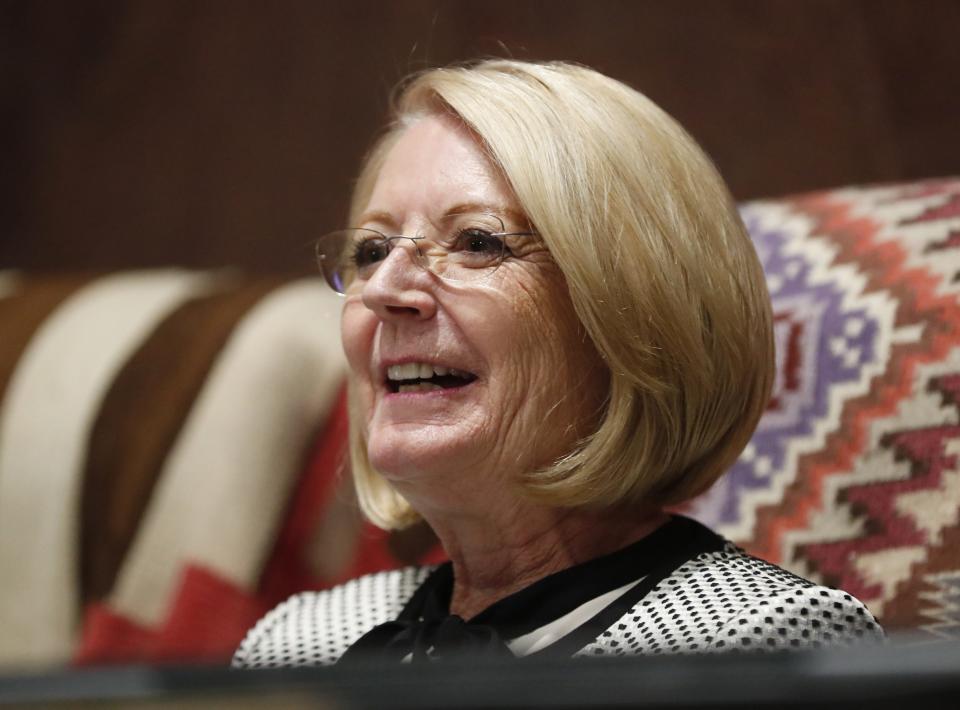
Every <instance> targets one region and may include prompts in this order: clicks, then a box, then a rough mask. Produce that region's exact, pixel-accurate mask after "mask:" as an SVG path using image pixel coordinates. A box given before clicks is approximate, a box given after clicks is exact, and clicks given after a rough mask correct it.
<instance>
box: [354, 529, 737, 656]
mask: <svg viewBox="0 0 960 710" xmlns="http://www.w3.org/2000/svg"><path fill="white" fill-rule="evenodd" d="M724 544H725V542H724V540H723V538H721V537H719V536H718V535H716V534H715V533H713V532H711V531H710V530H709V529H707V528H706V527H704V526H703V525H701V524H700V523H698V522H696V521H694V520H691V519H689V518H685V517H682V516H679V515H675V516H672V517H671V519H670V520H669V521H668V522H667V523H665V524H664V525H662V526H660V527H659V528H658V529H657V530H655V531H654V532H652V533H651V534H649V535H647V536H646V537H644V538H642V539H641V540H638V541H637V542H635V543H633V544H631V545H628V546H627V547H624V548H622V549H620V550H617V551H616V552H613V553H611V554H608V555H604V556H603V557H597V558H595V559H593V560H589V561H588V562H584V563H582V564H579V565H575V566H574V567H569V568H567V569H564V570H561V571H560V572H556V573H554V574H551V575H549V576H547V577H544V578H543V579H541V580H538V581H536V582H534V583H533V584H531V585H529V586H528V587H525V588H523V589H521V590H520V591H518V592H515V593H514V594H511V595H510V596H509V597H506V598H504V599H501V600H500V601H497V602H495V603H494V604H492V605H490V606H489V607H487V608H486V609H484V610H483V611H482V612H480V613H479V614H477V615H476V616H474V617H472V618H470V619H467V620H466V621H465V622H464V620H462V619H460V618H459V617H456V616H454V615H451V614H450V598H451V596H452V594H453V566H452V564H451V563H449V562H447V563H444V564H442V565H440V566H439V567H437V568H436V569H435V570H434V571H433V572H432V573H431V574H430V576H429V577H427V579H426V580H425V581H424V582H423V584H422V585H421V586H420V587H419V589H417V591H416V592H415V593H414V595H413V596H412V597H411V598H410V600H409V601H408V602H407V604H406V605H405V606H404V608H403V610H402V611H401V612H400V615H399V616H398V617H397V620H396V621H393V622H388V623H387V624H382V625H381V626H378V627H376V628H375V629H373V630H372V631H370V632H368V633H367V634H365V635H364V636H363V637H361V639H360V640H359V641H357V643H355V644H354V645H353V646H351V648H350V649H349V650H348V655H360V654H359V653H356V652H360V651H363V652H369V651H377V650H378V647H379V648H386V647H387V646H389V647H390V648H391V649H392V652H391V653H390V654H389V655H390V656H391V657H394V658H397V657H399V658H402V657H404V656H406V655H407V654H408V653H413V652H414V650H415V648H422V649H424V653H426V650H427V649H429V648H431V647H433V646H437V644H436V643H434V642H433V641H435V639H436V637H437V634H438V632H439V633H440V635H441V636H443V637H444V638H455V637H458V635H459V637H462V638H463V639H467V636H470V637H471V638H472V640H471V641H470V642H469V643H468V642H467V641H466V640H464V647H471V648H476V647H477V646H478V643H479V640H482V643H480V646H482V647H483V648H493V647H496V648H497V649H499V650H500V651H502V650H503V649H504V648H505V646H504V642H503V640H504V639H512V638H516V637H518V636H522V635H524V634H527V633H530V632H531V631H534V630H535V629H538V628H540V627H541V626H544V625H545V624H548V623H550V622H551V621H554V620H556V619H559V618H560V617H562V616H564V615H565V614H568V613H569V612H571V611H573V610H574V609H576V608H577V607H579V606H580V605H581V604H584V603H586V602H588V601H590V600H591V599H595V598H596V597H598V596H600V595H601V594H605V593H607V592H609V591H612V590H614V589H618V588H619V587H622V586H624V585H627V584H629V583H630V582H634V581H636V580H639V579H640V578H643V579H642V581H641V582H639V583H638V584H637V585H636V586H635V587H633V588H631V589H630V590H628V591H627V592H626V593H624V594H623V595H622V596H621V597H620V598H618V599H617V600H615V601H614V602H613V603H612V604H610V605H608V606H607V607H606V608H604V609H603V610H602V611H600V612H599V613H597V614H596V615H594V617H592V618H591V619H589V620H588V621H587V622H586V623H584V624H582V625H581V626H579V627H578V628H577V629H575V630H574V631H572V632H571V633H569V634H567V635H566V636H564V637H563V638H562V639H560V640H559V641H557V642H556V643H554V644H552V645H550V646H548V647H547V648H545V649H543V650H542V651H540V652H538V653H537V654H534V655H540V654H544V655H553V654H557V655H563V656H566V657H569V656H571V655H573V654H574V653H576V651H578V650H579V649H581V648H583V647H584V646H586V645H587V644H588V643H590V642H591V641H593V640H595V639H596V638H597V636H599V635H600V633H602V632H603V631H604V630H606V629H607V628H609V627H610V626H611V625H612V624H613V623H615V622H616V620H617V619H619V618H620V617H621V616H623V615H624V614H625V613H626V612H627V611H628V610H629V609H630V608H631V607H632V606H633V605H634V604H636V603H637V602H638V601H639V600H640V599H642V598H643V596H644V595H645V594H646V593H647V592H648V591H649V590H650V589H652V588H653V587H654V586H655V585H656V584H657V583H659V582H660V581H661V580H662V579H664V578H665V577H667V576H669V575H670V573H671V572H673V571H674V570H675V569H676V568H677V567H679V566H680V565H682V564H683V563H684V562H687V561H689V560H691V559H693V558H694V557H696V556H698V555H700V554H702V553H704V552H711V551H715V550H719V549H721V548H722V547H723V546H724ZM441 628H443V631H439V630H440V629H441ZM454 645H455V643H454Z"/></svg>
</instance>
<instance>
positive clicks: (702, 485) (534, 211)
mask: <svg viewBox="0 0 960 710" xmlns="http://www.w3.org/2000/svg"><path fill="white" fill-rule="evenodd" d="M436 114H448V115H451V116H454V117H456V118H458V119H459V120H460V121H462V122H463V123H464V124H465V125H466V126H467V127H468V128H469V129H470V130H471V131H472V132H473V134H474V135H475V136H476V137H477V139H478V141H479V142H480V143H481V144H482V145H483V146H484V148H485V150H486V151H487V153H488V154H489V156H490V158H491V159H492V160H493V162H494V163H495V164H496V165H497V166H498V167H499V168H500V169H501V170H502V172H503V174H504V176H505V177H506V179H507V181H508V182H509V184H510V186H511V187H512V189H513V191H514V194H515V195H516V197H517V200H518V202H519V203H520V205H521V206H522V208H523V210H524V212H525V214H526V215H527V217H528V218H529V220H530V222H531V224H532V225H534V226H535V228H536V230H537V232H539V234H540V235H541V236H542V238H543V241H544V243H545V244H546V245H547V248H548V249H549V251H550V253H551V254H552V256H553V258H554V260H555V261H556V263H557V264H558V266H559V268H560V269H561V271H562V272H563V274H564V276H565V278H566V282H567V286H568V288H569V291H570V296H571V300H572V302H573V306H574V309H575V310H576V314H577V316H578V317H579V319H580V322H581V323H582V325H583V327H584V329H585V330H586V332H587V333H588V334H589V336H590V337H591V338H592V340H593V343H594V345H595V346H596V349H597V351H598V352H599V353H600V355H601V357H602V358H603V359H604V361H605V363H606V365H607V367H608V368H609V370H610V390H609V394H608V399H607V406H606V409H605V412H604V413H603V416H602V421H601V423H600V425H599V427H598V428H597V429H596V431H595V432H594V433H592V434H591V435H589V436H587V437H586V438H585V439H583V440H582V441H580V442H579V443H578V445H577V446H576V447H575V449H574V450H572V451H570V452H569V453H567V454H566V455H565V456H564V457H563V458H561V459H560V460H558V461H556V462H554V463H553V465H551V466H549V467H548V468H546V469H543V470H539V471H534V472H530V473H529V474H527V475H526V476H525V477H524V479H523V480H522V481H521V484H522V488H523V490H524V491H525V492H526V493H527V494H529V495H530V496H532V497H533V498H535V499H537V500H540V501H543V502H546V503H549V504H553V505H557V506H583V505H597V506H610V505H618V504H640V503H653V504H657V505H671V504H676V503H678V502H681V501H684V500H686V499H689V498H691V497H693V496H695V495H697V494H699V493H701V492H703V491H705V490H706V489H707V488H709V487H710V485H712V484H713V482H714V481H715V480H716V479H717V478H718V477H719V476H720V474H721V473H723V472H724V471H725V470H726V469H727V468H728V467H729V466H730V465H732V463H733V462H734V461H735V460H736V457H737V456H738V455H739V453H740V451H741V450H742V449H743V447H744V446H745V445H746V443H747V441H748V440H749V438H750V436H751V435H752V433H753V431H754V429H755V427H756V424H757V421H758V420H759V418H760V415H761V414H762V413H763V411H764V409H765V407H766V404H767V401H768V399H769V396H770V387H771V383H772V379H773V368H774V355H773V335H772V316H771V311H770V299H769V296H768V294H767V290H766V283H765V279H764V275H763V271H762V269H761V266H760V263H759V260H758V259H757V255H756V252H755V251H754V249H753V246H752V244H751V242H750V238H749V236H748V235H747V232H746V229H745V227H744V225H743V222H742V221H741V220H740V218H739V215H738V214H737V211H736V206H735V204H734V202H733V200H732V198H731V196H730V194H729V192H728V191H727V188H726V186H725V184H724V182H723V180H722V178H721V177H720V175H719V174H718V172H717V171H716V169H715V168H714V166H713V164H712V163H711V161H710V159H709V158H708V157H707V156H706V155H705V154H704V153H703V151H702V150H701V149H700V148H699V146H698V145H697V144H696V142H695V141H694V140H693V139H692V138H691V137H690V136H689V135H688V134H687V133H686V132H685V131H684V130H683V128H681V127H680V125H679V124H677V122H676V121H674V120H673V119H672V118H671V117H670V116H668V115H667V114H666V113H665V112H664V111H662V110H661V109H660V108H659V107H657V106H656V105H655V104H654V103H653V102H652V101H650V100H649V99H648V98H646V97H645V96H643V95H642V94H640V93H639V92H637V91H635V90H633V89H631V88H630V87H628V86H626V85H624V84H622V83H620V82H618V81H616V80H614V79H611V78H609V77H607V76H604V75H602V74H600V73H598V72H596V71H593V70H592V69H589V68H586V67H582V66H578V65H573V64H568V63H560V62H552V63H543V64H539V63H527V62H518V61H509V60H488V61H483V62H480V63H476V64H473V65H469V66H462V67H450V68H443V69H433V70H429V71H426V72H424V73H421V74H418V75H415V76H413V77H412V78H411V79H409V80H408V81H407V82H406V83H405V84H402V85H401V87H400V88H399V90H398V93H397V95H396V98H395V100H394V104H393V120H392V122H391V124H390V126H389V127H388V130H387V131H386V133H385V134H384V135H383V136H382V137H381V138H380V140H379V141H378V142H377V143H376V145H375V146H374V148H373V150H372V151H371V153H370V154H369V156H368V158H367V160H366V163H365V165H364V168H363V170H362V172H361V175H360V178H359V180H358V182H357V186H356V189H355V191H354V196H353V201H352V207H351V220H355V219H356V218H357V216H358V215H359V213H360V212H361V211H362V210H363V209H364V208H365V206H366V204H367V202H368V201H369V198H370V194H371V192H372V189H373V185H374V183H375V181H376V178H377V175H378V173H379V171H380V168H381V166H382V164H383V161H384V159H385V157H386V155H387V153H388V152H389V150H390V148H391V147H392V146H393V144H394V143H395V141H396V139H397V138H398V136H399V135H400V134H401V133H402V132H403V130H404V129H405V128H406V127H407V126H409V125H410V124H411V123H412V122H414V121H416V120H417V119H418V118H421V117H423V116H425V115H436ZM358 414H359V413H358V412H357V411H356V407H352V408H351V449H350V450H351V458H352V469H353V474H354V477H355V481H356V485H357V491H358V497H359V500H360V504H361V506H362V508H363V509H364V512H365V513H366V514H367V516H368V517H369V518H370V519H371V520H372V521H373V522H375V523H376V524H378V525H380V526H381V527H385V528H399V527H404V526H406V525H409V524H411V523H413V522H415V521H416V520H418V519H419V517H418V516H417V514H416V513H415V512H414V511H413V510H412V509H411V507H410V506H409V504H407V502H406V501H405V500H404V499H403V498H402V497H401V496H400V495H399V494H397V493H396V492H395V491H394V490H393V489H392V488H391V487H390V486H389V484H388V483H387V482H386V480H385V479H384V478H383V477H382V476H381V475H380V474H379V473H377V472H376V471H375V470H374V469H373V468H372V467H371V465H370V463H369V460H368V458H367V449H366V441H365V440H364V437H363V433H362V428H361V427H360V426H359V424H360V419H359V417H358Z"/></svg>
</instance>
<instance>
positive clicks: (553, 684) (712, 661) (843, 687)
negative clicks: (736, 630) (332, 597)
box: [0, 642, 960, 710]
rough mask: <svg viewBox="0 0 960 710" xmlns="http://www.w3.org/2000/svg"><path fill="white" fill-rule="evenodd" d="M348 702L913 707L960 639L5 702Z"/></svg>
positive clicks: (165, 676) (64, 690) (13, 687)
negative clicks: (819, 649) (803, 651)
mask: <svg viewBox="0 0 960 710" xmlns="http://www.w3.org/2000/svg"><path fill="white" fill-rule="evenodd" d="M239 698H242V705H243V706H244V707H258V706H260V703H262V706H263V707H268V706H269V707H274V706H276V704H277V701H278V700H280V701H281V704H280V706H281V707H301V706H314V705H321V706H322V705H324V704H330V706H332V707H336V708H539V707H563V708H573V707H591V708H621V707H636V708H653V707H669V708H715V707H768V708H774V707H776V708H801V707H820V708H822V707H848V706H852V705H861V706H866V707H870V708H871V710H875V709H876V708H894V707H896V708H902V707H905V705H906V704H907V703H921V704H922V707H924V708H928V707H951V708H953V707H957V706H958V705H960V644H956V643H946V642H945V643H933V644H926V645H922V646H913V647H896V646H886V647H877V646H875V647H856V648H850V649H832V650H827V651H820V652H805V653H794V654H786V655H775V654H772V655H717V656H708V655H703V656H687V657H636V658H621V659H579V660H572V661H567V662H562V663H543V662H533V660H532V659H529V660H523V659H518V660H513V661H507V662H497V663H490V662H485V661H480V660H477V659H469V658H465V659H463V660H462V661H458V662H443V663H434V664H428V665H425V666H416V667H414V666H409V665H390V666H384V665H369V666H364V665H355V666H353V667H351V668H345V667H344V668H338V667H332V668H300V669H293V668H288V669H277V670H268V671H263V670H261V671H232V670H228V669H226V668H221V667H209V666H208V667H189V668H186V667H177V668H174V667H162V666H152V667H148V666H131V667H118V668H110V669H91V670H69V671H62V672H57V673H46V674H34V675H27V674H24V675H6V676H3V677H0V704H10V703H15V704H34V703H39V704H43V705H45V706H50V705H54V704H61V703H63V704H66V705H71V704H74V703H88V704H89V703H92V702H96V703H97V704H102V705H103V706H107V707H109V706H110V705H111V704H122V706H123V707H136V706H137V705H138V704H140V703H144V704H150V706H151V707H158V706H161V707H162V706H163V705H167V704H169V705H170V706H177V705H179V704H180V703H183V702H186V701H194V702H196V701H200V702H202V701H204V700H207V701H209V702H210V703H211V704H213V703H218V704H219V703H220V702H227V703H229V702H234V703H235V702H237V700H238V699H239Z"/></svg>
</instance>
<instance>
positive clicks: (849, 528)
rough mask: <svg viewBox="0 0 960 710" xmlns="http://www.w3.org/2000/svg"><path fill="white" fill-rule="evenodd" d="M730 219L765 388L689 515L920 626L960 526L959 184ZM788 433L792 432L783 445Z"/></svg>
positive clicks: (893, 621) (843, 196)
mask: <svg viewBox="0 0 960 710" xmlns="http://www.w3.org/2000/svg"><path fill="white" fill-rule="evenodd" d="M867 215H868V216H867ZM745 217H748V219H749V218H752V219H753V222H752V223H750V222H749V221H748V224H750V227H751V233H752V234H753V235H754V237H755V239H757V241H758V251H759V253H760V254H761V258H762V260H763V262H764V268H765V271H766V273H767V275H768V280H769V281H770V287H771V295H772V298H773V302H774V308H775V311H776V313H777V324H778V327H779V329H780V331H779V333H778V341H777V346H778V348H782V351H780V352H778V357H779V360H780V362H779V367H780V370H781V372H780V374H779V376H778V383H777V391H776V393H775V398H774V400H773V402H772V407H771V410H770V411H769V412H768V414H767V415H766V416H765V418H764V421H763V422H762V423H761V426H760V428H759V429H758V432H757V434H756V435H755V437H754V440H753V442H751V445H750V446H748V447H747V449H746V450H745V452H744V454H743V456H742V457H741V460H740V461H739V462H738V464H737V465H736V466H735V467H734V469H733V470H732V471H731V472H730V474H728V476H727V477H726V480H724V481H723V482H721V484H720V485H719V486H718V487H717V488H716V489H715V490H714V491H712V492H711V493H710V494H708V496H707V497H705V498H704V499H702V500H700V501H698V502H697V504H696V505H695V507H694V512H695V514H697V515H699V517H701V518H702V519H704V520H706V521H708V522H710V523H711V524H713V525H715V526H717V527H718V528H719V529H720V530H721V531H722V532H723V533H724V534H726V535H728V536H732V537H733V538H734V539H736V540H738V542H740V544H742V545H743V546H744V547H746V548H747V549H748V550H749V551H750V552H752V553H753V554H756V555H758V556H761V557H764V558H766V559H769V560H772V561H775V562H778V563H780V564H784V565H785V566H787V567H788V568H791V569H793V570H794V571H796V572H798V573H800V574H804V575H806V576H812V577H814V578H816V579H819V580H820V581H823V582H825V583H828V584H835V585H838V586H842V587H843V588H845V589H846V590H848V591H850V592H852V593H854V594H855V595H857V596H858V597H860V598H861V599H864V600H865V601H869V602H870V603H871V607H872V609H873V611H874V612H875V613H878V614H879V615H880V616H881V620H882V621H883V622H884V623H885V624H887V625H888V626H913V627H919V626H921V625H922V624H923V622H924V620H923V619H922V618H921V617H920V616H919V612H918V608H919V606H920V605H919V602H920V601H921V599H926V597H923V596H922V595H923V594H924V593H925V592H924V589H923V588H922V587H921V585H920V584H919V583H918V582H917V579H919V577H918V576H917V575H918V574H920V575H921V576H922V575H926V576H927V577H928V578H930V579H933V578H934V577H936V579H941V578H944V579H945V578H946V577H943V575H945V574H949V573H950V571H951V570H957V569H960V545H955V546H953V547H952V549H951V548H948V547H947V546H946V545H945V542H944V541H945V540H946V539H947V538H948V537H950V536H951V535H952V534H953V532H952V531H953V530H954V528H955V527H956V526H957V525H958V520H957V517H958V515H960V472H958V456H957V454H958V453H960V444H958V442H960V407H958V405H957V402H958V401H960V374H958V373H960V303H958V300H960V299H958V291H960V277H958V274H960V182H958V181H956V180H940V181H929V182H926V183H919V184H915V185H910V186H906V187H899V186H893V187H884V188H872V189H860V190H845V191H833V192H826V193H820V194H815V195H810V196H806V197H800V198H796V199H794V200H792V201H788V202H787V203H786V207H784V206H783V203H775V204H773V205H765V204H762V203H761V204H759V205H755V206H753V207H751V208H749V209H747V210H745ZM797 259H799V260H801V261H802V262H803V263H802V265H801V266H796V265H795V264H796V260H797ZM791 263H792V264H794V265H793V266H791V267H790V268H791V269H792V271H793V273H792V274H791V273H789V272H788V271H787V268H786V267H787V265H789V264H791ZM791 278H793V282H791ZM791 283H792V285H791ZM810 337H814V338H819V339H820V341H822V342H821V343H820V346H819V347H820V349H819V350H816V349H815V347H814V345H811V344H810V343H809V342H805V339H807V338H810ZM811 353H815V356H816V359H815V360H814V361H810V358H811ZM811 393H813V394H811ZM804 396H806V397H807V399H806V400H803V397H804ZM791 408H792V409H791ZM789 416H799V417H801V418H804V417H805V418H806V419H805V421H803V422H792V424H793V428H792V429H791V428H789V426H786V425H787V424H790V422H789ZM778 446H779V450H778V449H777V447H778ZM778 453H779V455H777V454H778ZM758 464H760V465H759V466H758ZM763 470H765V475H764V476H759V475H757V474H758V472H760V471H763ZM931 575H932V576H931ZM937 575H940V576H937ZM938 598H939V597H938ZM937 618H939V617H937ZM941 621H942V620H941ZM931 633H934V631H933V630H931Z"/></svg>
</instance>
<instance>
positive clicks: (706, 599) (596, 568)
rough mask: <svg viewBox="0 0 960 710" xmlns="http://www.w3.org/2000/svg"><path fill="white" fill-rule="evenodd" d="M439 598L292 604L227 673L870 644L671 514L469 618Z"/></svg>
mask: <svg viewBox="0 0 960 710" xmlns="http://www.w3.org/2000/svg"><path fill="white" fill-rule="evenodd" d="M452 589H453V575H452V569H451V566H450V564H449V563H447V564H445V565H440V566H437V567H407V568H405V569H401V570H394V571H390V572H380V573H378V574H372V575H367V576H365V577H361V578H359V579H355V580H352V581H350V582H348V583H346V584H344V585H341V586H338V587H335V588H333V589H330V590H326V591H322V592H305V593H303V594H298V595H296V596H294V597H292V598H291V599H289V600H287V601H286V602H284V603H283V604H281V605H280V606H278V607H277V608H275V609H274V610H273V611H271V612H270V613H268V614H267V615H266V616H265V617H264V618H263V619H261V620H260V621H259V622H258V623H257V624H256V626H255V627H254V628H253V629H251V630H250V632H249V633H248V634H247V637H246V638H245V639H244V641H243V643H242V644H241V645H240V648H239V649H238V650H237V652H236V654H235V656H234V659H233V665H234V666H236V667H241V668H272V667H278V666H303V665H329V664H333V663H336V662H338V661H339V660H341V659H344V662H346V660H347V658H351V657H356V656H360V655H377V656H380V657H381V658H383V659H395V660H397V661H398V662H400V661H408V662H409V661H417V660H418V659H429V658H431V657H434V656H442V655H443V653H446V652H448V651H449V649H451V648H453V649H456V648H463V649H466V650H471V651H472V650H483V651H484V652H487V651H489V650H491V649H492V650H494V651H496V652H498V653H510V654H512V655H515V656H531V655H541V656H545V657H567V658H569V657H575V656H622V655H656V654H669V653H717V652H725V651H732V650H781V649H805V648H817V647H820V646H823V645H833V644H852V643H856V642H860V641H880V640H882V639H883V631H882V630H881V628H880V626H879V625H878V624H877V622H876V620H875V619H874V618H873V616H872V615H871V614H870V612H869V611H868V610H867V609H866V607H864V605H863V604H862V603H861V602H859V601H858V600H857V599H855V598H853V597H852V596H850V595H849V594H846V593H844V592H842V591H839V590H836V589H829V588H827V587H822V586H818V585H816V584H814V583H812V582H809V581H807V580H805V579H802V578H801V577H797V576H795V575H793V574H791V573H789V572H787V571H785V570H783V569H781V568H779V567H777V566H775V565H772V564H769V563H767V562H764V561H762V560H759V559H757V558H755V557H751V556H749V555H747V554H746V553H744V552H743V551H742V550H740V549H739V548H737V547H735V546H734V545H733V544H731V543H729V542H727V541H725V540H723V539H722V538H720V537H719V536H717V535H716V534H714V533H713V532H711V531H710V530H708V529H707V528H705V527H703V526H702V525H700V524H699V523H696V522H695V521H693V520H690V519H687V518H683V517H681V516H674V518H673V519H672V520H671V521H670V522H669V523H667V524H665V525H664V526H662V527H661V528H660V529H659V530H657V531H656V532H654V533H653V534H651V535H649V536H647V537H645V538H644V539H642V540H640V541H639V542H637V543H634V544H633V545H630V546H628V547H626V548H624V549H623V550H619V551H617V552H614V553H613V554H611V555H606V556H604V557H600V558H597V559H595V560H591V561H589V562H586V563H584V564H581V565H577V566H576V567H572V568H569V569H566V570H563V571H561V572H558V573H556V574H554V575H550V576H548V577H546V578H544V579H542V580H540V581H538V582H535V583H534V584H532V585H530V586H529V587H527V588H525V589H523V590H521V591H519V592H517V593H516V594H513V595H511V596H510V597H507V598H506V599H504V600H501V601H499V602H497V603H496V604H494V605H492V606H491V607H489V608H488V609H486V610H485V611H483V612H481V613H480V614H479V615H477V616H476V617H474V618H472V619H467V620H462V619H460V618H459V617H456V616H452V615H450V614H449V600H450V596H451V593H452ZM348 649H349V653H348ZM345 654H346V658H344V656H345Z"/></svg>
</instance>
